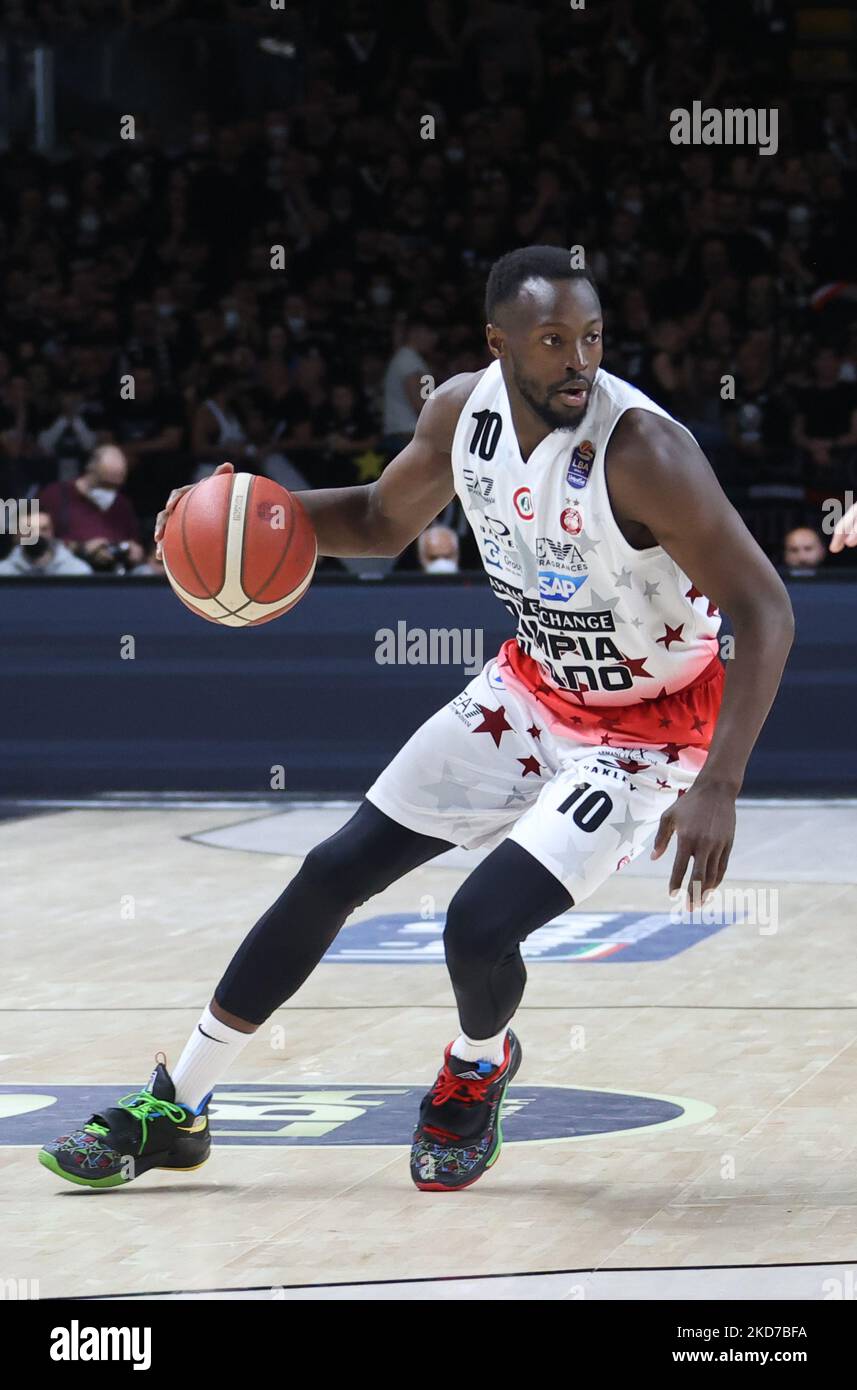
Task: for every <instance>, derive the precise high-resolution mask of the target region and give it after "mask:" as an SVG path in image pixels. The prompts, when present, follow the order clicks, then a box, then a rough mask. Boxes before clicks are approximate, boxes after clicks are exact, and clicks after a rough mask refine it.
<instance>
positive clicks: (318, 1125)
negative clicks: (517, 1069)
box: [0, 1077, 714, 1150]
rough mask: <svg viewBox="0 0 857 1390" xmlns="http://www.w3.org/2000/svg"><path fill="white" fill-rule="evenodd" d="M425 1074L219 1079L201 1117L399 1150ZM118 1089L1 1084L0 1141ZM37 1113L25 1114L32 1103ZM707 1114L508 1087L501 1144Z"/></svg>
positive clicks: (276, 1139) (271, 1135)
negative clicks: (383, 1080)
mask: <svg viewBox="0 0 857 1390" xmlns="http://www.w3.org/2000/svg"><path fill="white" fill-rule="evenodd" d="M427 1082H428V1078H427V1077H426V1079H424V1080H423V1081H422V1082H418V1083H417V1082H406V1083H405V1084H403V1085H398V1086H395V1085H383V1084H382V1085H378V1086H373V1085H372V1083H371V1082H365V1081H364V1082H360V1081H358V1082H355V1081H343V1082H328V1083H326V1084H316V1085H312V1084H310V1085H307V1084H306V1083H305V1082H303V1081H297V1082H295V1083H293V1084H292V1085H266V1086H261V1085H241V1084H240V1083H230V1084H227V1085H225V1086H218V1088H217V1094H216V1097H215V1099H214V1100H213V1101H212V1102H211V1106H210V1109H209V1117H210V1120H211V1135H212V1138H213V1139H214V1142H215V1148H216V1147H217V1146H219V1145H234V1144H240V1145H242V1146H247V1145H250V1146H252V1147H253V1148H258V1147H268V1146H270V1145H276V1146H279V1147H282V1146H287V1147H289V1148H319V1147H321V1146H322V1145H323V1146H324V1147H325V1148H345V1147H355V1148H363V1147H372V1148H374V1147H375V1146H376V1145H379V1144H383V1145H390V1146H394V1147H397V1148H401V1149H405V1150H406V1149H407V1147H408V1146H409V1145H410V1142H411V1136H412V1134H413V1129H414V1120H415V1118H416V1115H417V1113H418V1111H419V1105H420V1101H421V1099H422V1097H423V1096H424V1095H425V1092H426V1090H427V1089H428V1085H427ZM133 1090H135V1087H134V1086H133V1085H131V1084H130V1083H126V1084H125V1085H124V1086H123V1085H121V1084H116V1083H114V1084H113V1085H111V1086H80V1085H78V1086H47V1087H44V1088H43V1093H42V1094H37V1095H34V1094H33V1091H34V1087H33V1085H32V1083H31V1084H30V1085H28V1086H0V1145H5V1144H9V1145H16V1146H17V1145H23V1144H32V1145H34V1146H35V1145H39V1144H43V1143H44V1142H45V1137H46V1136H52V1135H54V1134H63V1133H66V1134H67V1133H68V1132H69V1130H71V1129H76V1128H78V1127H79V1125H80V1122H81V1116H84V1117H85V1116H86V1115H90V1114H93V1113H95V1114H100V1113H103V1111H104V1109H105V1107H109V1106H111V1105H115V1104H116V1096H117V1095H121V1094H122V1093H123V1092H128V1091H133ZM33 1101H38V1102H39V1107H38V1108H39V1111H40V1112H41V1113H38V1114H33V1113H31V1112H32V1102H33ZM713 1114H714V1110H713V1109H712V1107H711V1106H710V1105H706V1104H705V1103H704V1102H702V1101H695V1100H685V1099H684V1098H683V1097H681V1096H659V1095H645V1094H638V1093H636V1092H633V1091H630V1092H626V1091H589V1090H584V1089H583V1088H582V1087H578V1086H514V1085H513V1086H511V1087H510V1088H509V1092H508V1097H507V1099H506V1101H505V1104H504V1106H503V1139H504V1141H505V1142H506V1143H512V1144H515V1143H518V1144H528V1143H529V1144H532V1143H543V1142H544V1141H545V1140H550V1139H553V1140H558V1139H566V1140H569V1139H588V1138H591V1137H592V1136H594V1135H599V1134H616V1133H622V1132H623V1131H628V1130H635V1129H650V1128H653V1127H654V1126H655V1125H657V1126H659V1127H660V1126H664V1125H686V1124H697V1123H699V1122H700V1121H701V1120H707V1119H709V1118H710V1117H711V1116H712V1115H713Z"/></svg>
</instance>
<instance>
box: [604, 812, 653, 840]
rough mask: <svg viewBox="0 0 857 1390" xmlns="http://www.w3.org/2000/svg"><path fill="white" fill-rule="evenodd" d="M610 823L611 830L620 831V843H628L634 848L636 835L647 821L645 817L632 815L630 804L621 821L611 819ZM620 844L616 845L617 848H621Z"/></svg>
mask: <svg viewBox="0 0 857 1390" xmlns="http://www.w3.org/2000/svg"><path fill="white" fill-rule="evenodd" d="M609 824H610V829H611V830H616V831H618V832H619V845H624V844H628V845H630V846H631V848H632V849H633V848H634V837H635V836H636V834H637V831H638V830H639V828H640V826H641V825H645V824H646V821H645V819H643V820H635V819H634V817H633V816H632V815H631V808H630V806H626V807H625V819H624V820H623V821H621V822H620V821H615V820H611V821H610V822H609ZM619 845H617V846H616V848H617V849H618V848H619Z"/></svg>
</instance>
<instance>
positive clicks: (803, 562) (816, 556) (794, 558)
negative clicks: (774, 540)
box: [783, 526, 826, 575]
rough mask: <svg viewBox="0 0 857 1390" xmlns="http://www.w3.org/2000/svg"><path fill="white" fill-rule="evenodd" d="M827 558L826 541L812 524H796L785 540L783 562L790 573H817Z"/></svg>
mask: <svg viewBox="0 0 857 1390" xmlns="http://www.w3.org/2000/svg"><path fill="white" fill-rule="evenodd" d="M825 559H826V551H825V549H824V541H823V540H822V539H821V536H820V535H819V534H818V532H817V531H815V530H814V529H813V528H812V527H811V526H795V527H794V528H793V530H791V531H789V532H788V533H787V535H786V537H785V540H784V541H783V564H784V565H786V566H787V568H788V570H789V573H790V574H798V575H800V574H815V571H816V570H817V569H818V568H819V566H820V565H823V564H824V561H825Z"/></svg>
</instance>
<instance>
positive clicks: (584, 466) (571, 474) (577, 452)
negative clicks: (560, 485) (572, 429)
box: [566, 439, 595, 487]
mask: <svg viewBox="0 0 857 1390" xmlns="http://www.w3.org/2000/svg"><path fill="white" fill-rule="evenodd" d="M594 459H595V445H594V444H593V443H592V441H591V440H589V439H584V440H583V443H582V444H578V445H577V447H576V448H575V449H574V451H573V453H572V455H571V462H570V464H569V465H568V472H567V474H566V481H567V482H568V483H569V484H570V485H571V487H586V484H587V483H588V481H589V474H590V473H591V472H592V464H593V461H594Z"/></svg>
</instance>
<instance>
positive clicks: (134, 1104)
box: [83, 1091, 187, 1153]
mask: <svg viewBox="0 0 857 1390" xmlns="http://www.w3.org/2000/svg"><path fill="white" fill-rule="evenodd" d="M119 1105H121V1106H122V1109H123V1110H127V1111H128V1114H129V1115H133V1116H134V1118H135V1119H136V1120H139V1121H140V1125H141V1126H142V1130H143V1138H142V1140H141V1141H140V1152H141V1153H142V1151H143V1149H144V1148H145V1147H146V1141H147V1139H148V1137H149V1120H154V1119H156V1118H157V1117H158V1116H159V1115H166V1117H167V1119H168V1120H172V1121H173V1123H174V1124H181V1122H182V1120H184V1119H186V1118H187V1111H186V1110H185V1108H184V1106H183V1105H174V1104H173V1102H172V1101H171V1100H158V1098H157V1096H153V1095H152V1092H151V1091H132V1092H131V1094H130V1095H128V1096H123V1097H122V1099H121V1100H120V1101H119ZM83 1128H84V1132H85V1133H86V1134H97V1135H99V1137H101V1138H102V1139H103V1138H104V1137H105V1136H106V1135H108V1134H109V1133H110V1131H109V1130H108V1128H107V1126H106V1125H99V1124H89V1125H84V1126H83Z"/></svg>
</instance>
